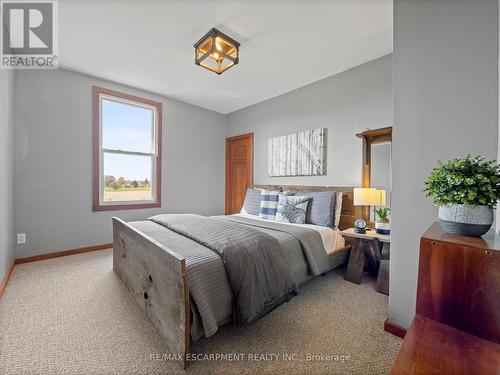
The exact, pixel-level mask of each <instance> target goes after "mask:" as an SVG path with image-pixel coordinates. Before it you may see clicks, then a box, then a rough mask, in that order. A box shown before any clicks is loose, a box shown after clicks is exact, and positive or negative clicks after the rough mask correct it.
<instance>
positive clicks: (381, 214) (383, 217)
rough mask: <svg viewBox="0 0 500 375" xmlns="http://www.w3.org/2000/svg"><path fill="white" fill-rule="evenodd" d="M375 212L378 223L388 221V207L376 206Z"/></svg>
mask: <svg viewBox="0 0 500 375" xmlns="http://www.w3.org/2000/svg"><path fill="white" fill-rule="evenodd" d="M374 211H375V214H377V216H378V218H379V222H380V223H388V222H389V214H390V213H391V209H390V208H382V207H381V208H376V209H375V210H374Z"/></svg>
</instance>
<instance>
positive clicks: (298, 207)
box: [276, 195, 311, 224]
mask: <svg viewBox="0 0 500 375" xmlns="http://www.w3.org/2000/svg"><path fill="white" fill-rule="evenodd" d="M309 199H311V197H308V196H301V197H298V196H286V195H280V197H279V203H278V211H277V213H276V221H282V222H285V223H294V224H304V223H305V222H306V212H307V205H308V203H309Z"/></svg>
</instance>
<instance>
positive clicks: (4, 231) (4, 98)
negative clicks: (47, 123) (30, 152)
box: [0, 70, 14, 282]
mask: <svg viewBox="0 0 500 375" xmlns="http://www.w3.org/2000/svg"><path fill="white" fill-rule="evenodd" d="M13 90H14V72H13V71H6V70H0V282H1V281H2V280H3V277H4V276H5V272H6V271H7V268H8V267H9V264H10V263H11V262H12V260H13V259H14V230H13V220H14V211H13V204H12V201H13V156H12V153H13V149H12V143H13V128H14V124H13V108H14V106H13V104H14V102H13V100H12V95H13Z"/></svg>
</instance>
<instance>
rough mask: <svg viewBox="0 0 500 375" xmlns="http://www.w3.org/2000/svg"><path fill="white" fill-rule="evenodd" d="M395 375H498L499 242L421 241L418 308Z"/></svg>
mask: <svg viewBox="0 0 500 375" xmlns="http://www.w3.org/2000/svg"><path fill="white" fill-rule="evenodd" d="M391 374H394V375H399V374H478V375H482V374H495V375H499V374H500V238H499V237H497V236H495V235H494V234H493V232H490V233H488V234H487V235H485V236H483V237H482V238H473V237H465V236H458V235H452V234H448V233H446V232H444V231H443V230H442V228H441V225H440V224H439V223H434V224H433V225H432V226H431V227H430V228H429V230H428V231H427V232H426V233H425V234H424V235H423V236H422V239H421V242H420V260H419V269H418V287H417V308H416V316H415V319H414V320H413V322H412V324H411V326H410V328H409V329H408V332H407V334H406V337H405V339H404V341H403V345H402V347H401V351H400V352H399V354H398V357H397V359H396V362H395V364H394V367H393V369H392V371H391Z"/></svg>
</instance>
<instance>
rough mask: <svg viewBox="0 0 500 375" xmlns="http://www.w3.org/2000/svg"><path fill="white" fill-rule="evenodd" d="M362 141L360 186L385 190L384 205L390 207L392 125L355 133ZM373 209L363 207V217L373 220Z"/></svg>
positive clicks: (366, 219) (367, 220)
mask: <svg viewBox="0 0 500 375" xmlns="http://www.w3.org/2000/svg"><path fill="white" fill-rule="evenodd" d="M356 136H357V137H358V138H361V139H362V141H363V156H362V178H361V187H373V188H377V189H381V190H385V192H386V207H389V208H390V207H391V146H392V126H389V127H385V128H379V129H373V130H372V129H370V130H366V131H364V132H362V133H359V134H356ZM373 215H374V214H373V211H371V210H370V207H369V206H364V207H363V219H364V220H365V221H366V222H374V221H375V218H374V216H373Z"/></svg>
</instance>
